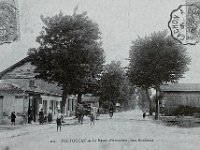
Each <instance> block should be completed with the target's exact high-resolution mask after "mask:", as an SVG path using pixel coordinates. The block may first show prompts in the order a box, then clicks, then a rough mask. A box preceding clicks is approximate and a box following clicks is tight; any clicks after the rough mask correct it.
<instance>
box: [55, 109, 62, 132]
mask: <svg viewBox="0 0 200 150" xmlns="http://www.w3.org/2000/svg"><path fill="white" fill-rule="evenodd" d="M62 117H63V116H62V114H61V112H60V110H58V114H57V118H56V124H57V132H58V128H60V132H61V125H62Z"/></svg>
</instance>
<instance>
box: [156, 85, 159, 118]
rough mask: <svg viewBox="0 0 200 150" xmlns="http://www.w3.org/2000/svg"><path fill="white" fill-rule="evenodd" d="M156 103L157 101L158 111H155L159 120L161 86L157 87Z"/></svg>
mask: <svg viewBox="0 0 200 150" xmlns="http://www.w3.org/2000/svg"><path fill="white" fill-rule="evenodd" d="M155 99H156V100H155V103H156V112H155V119H156V120H158V119H159V118H158V117H159V112H158V111H159V107H160V106H159V99H160V88H159V87H158V88H156V98H155Z"/></svg>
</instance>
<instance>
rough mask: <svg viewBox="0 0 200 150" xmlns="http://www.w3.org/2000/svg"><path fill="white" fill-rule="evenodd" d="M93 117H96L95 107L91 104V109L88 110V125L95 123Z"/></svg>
mask: <svg viewBox="0 0 200 150" xmlns="http://www.w3.org/2000/svg"><path fill="white" fill-rule="evenodd" d="M95 119H96V108H95V107H93V105H92V104H91V110H90V125H94V124H95Z"/></svg>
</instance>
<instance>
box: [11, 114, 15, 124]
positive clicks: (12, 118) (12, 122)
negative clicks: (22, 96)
mask: <svg viewBox="0 0 200 150" xmlns="http://www.w3.org/2000/svg"><path fill="white" fill-rule="evenodd" d="M15 118H16V115H15V112H12V113H11V125H12V126H13V125H14V126H15Z"/></svg>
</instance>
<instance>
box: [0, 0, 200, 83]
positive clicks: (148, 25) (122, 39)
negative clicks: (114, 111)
mask: <svg viewBox="0 0 200 150" xmlns="http://www.w3.org/2000/svg"><path fill="white" fill-rule="evenodd" d="M181 4H184V0H168V1H165V0H153V1H149V0H56V1H55V0H40V1H38V0H17V5H18V9H19V24H20V39H19V40H18V41H16V42H13V43H10V44H3V45H0V60H1V61H0V71H2V70H4V69H6V68H7V67H9V66H11V65H13V64H14V63H16V62H17V61H19V60H21V59H23V58H24V57H26V56H27V51H28V49H29V48H33V47H37V46H38V44H37V43H36V41H35V39H36V37H37V36H38V35H39V32H40V31H41V29H42V26H43V23H42V21H41V19H40V15H44V16H53V15H55V14H58V13H59V12H60V11H62V12H63V13H64V14H66V15H71V14H72V13H73V10H74V7H76V6H77V5H78V11H77V12H78V13H81V12H83V11H86V12H87V13H88V16H89V18H91V19H92V20H93V21H94V22H96V23H98V24H99V28H100V31H101V33H102V42H103V48H104V50H105V55H106V63H109V62H110V61H112V60H120V61H122V64H123V66H126V65H127V64H128V61H127V60H126V58H128V57H129V50H130V45H131V41H134V40H135V39H137V38H138V36H139V37H144V36H148V35H150V34H151V33H152V32H154V31H162V30H165V29H167V30H168V31H169V28H168V21H169V20H170V13H171V12H172V11H173V10H174V9H177V8H178V7H179V6H180V5H181ZM169 33H170V31H169ZM187 49H188V54H189V55H190V56H191V58H192V62H191V64H190V66H189V67H190V70H189V71H188V72H187V73H186V74H185V75H184V76H185V78H184V79H181V80H180V82H185V83H190V82H191V83H200V78H199V77H200V67H199V64H200V59H199V58H200V43H197V44H196V45H193V46H187Z"/></svg>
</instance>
